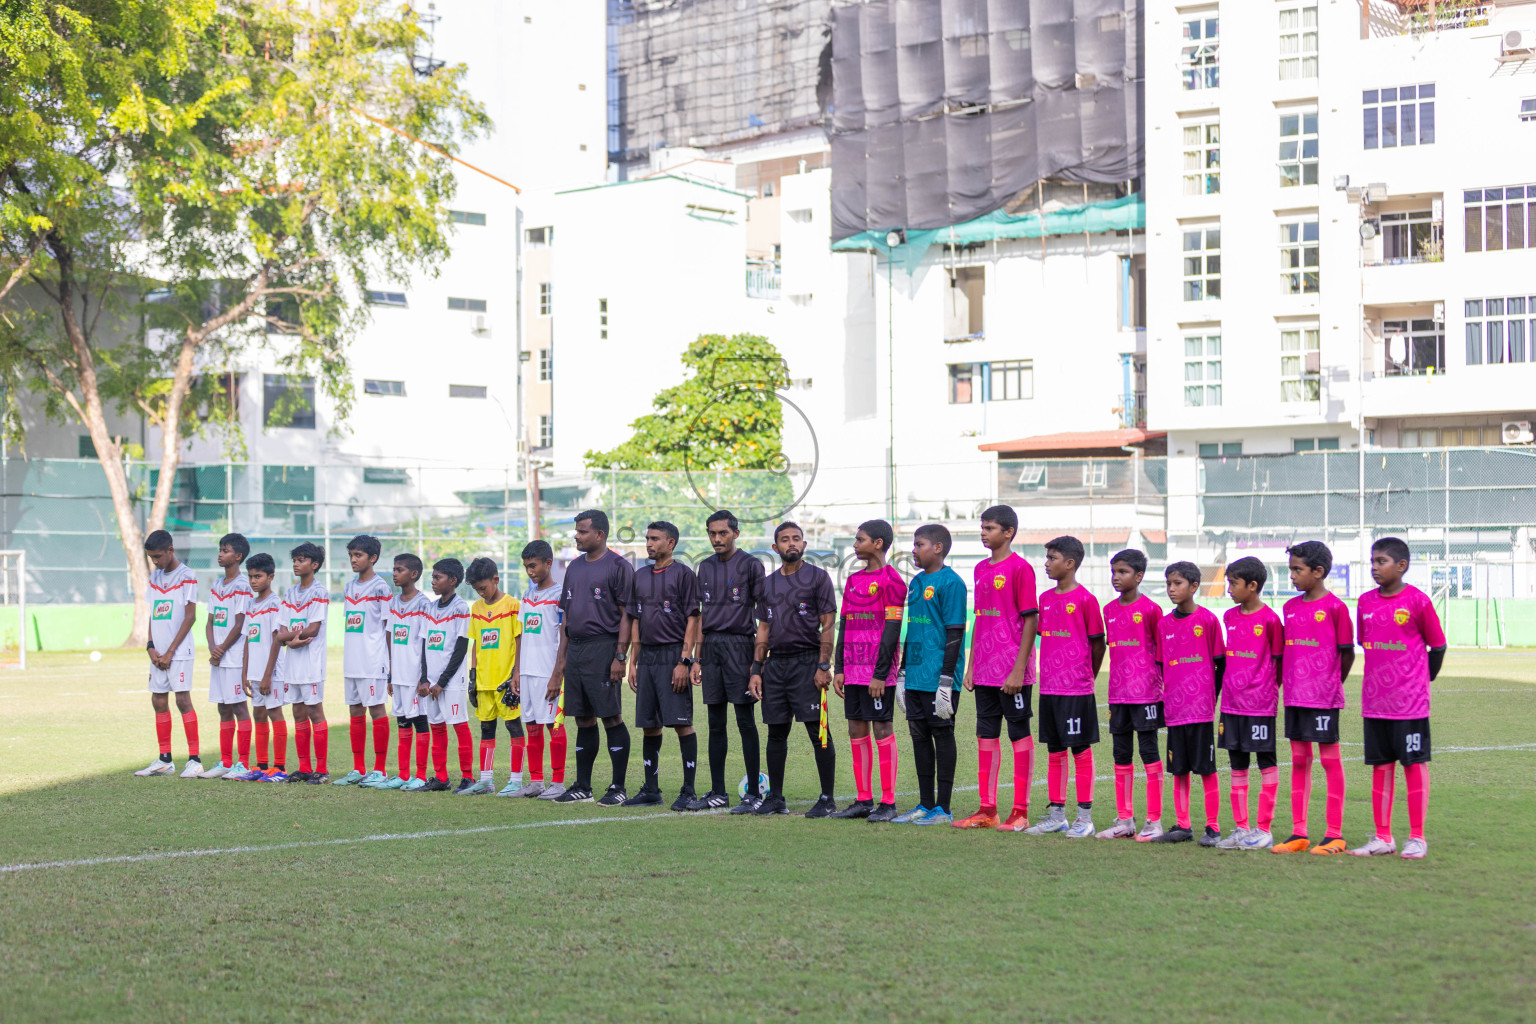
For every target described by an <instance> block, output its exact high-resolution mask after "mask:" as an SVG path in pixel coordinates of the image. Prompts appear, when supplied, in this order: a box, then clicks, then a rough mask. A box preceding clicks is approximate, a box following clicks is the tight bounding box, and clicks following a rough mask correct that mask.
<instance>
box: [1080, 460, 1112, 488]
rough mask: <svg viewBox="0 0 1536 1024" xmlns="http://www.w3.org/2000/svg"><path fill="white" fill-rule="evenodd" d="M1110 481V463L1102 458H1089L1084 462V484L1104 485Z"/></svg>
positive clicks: (1092, 485)
mask: <svg viewBox="0 0 1536 1024" xmlns="http://www.w3.org/2000/svg"><path fill="white" fill-rule="evenodd" d="M1108 482H1109V465H1108V463H1105V462H1103V461H1102V460H1097V459H1089V460H1088V461H1087V462H1085V463H1083V486H1084V487H1103V486H1104V485H1105V484H1106V483H1108Z"/></svg>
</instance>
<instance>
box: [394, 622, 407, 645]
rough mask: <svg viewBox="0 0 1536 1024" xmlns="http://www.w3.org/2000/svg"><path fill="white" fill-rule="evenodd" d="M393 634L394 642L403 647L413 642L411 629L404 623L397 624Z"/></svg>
mask: <svg viewBox="0 0 1536 1024" xmlns="http://www.w3.org/2000/svg"><path fill="white" fill-rule="evenodd" d="M392 634H393V635H392V639H393V640H394V642H395V643H397V644H399V645H400V646H402V647H404V646H406V645H408V644H409V643H410V642H411V627H410V626H407V625H406V624H405V623H403V622H397V623H395V628H394V629H393V631H392Z"/></svg>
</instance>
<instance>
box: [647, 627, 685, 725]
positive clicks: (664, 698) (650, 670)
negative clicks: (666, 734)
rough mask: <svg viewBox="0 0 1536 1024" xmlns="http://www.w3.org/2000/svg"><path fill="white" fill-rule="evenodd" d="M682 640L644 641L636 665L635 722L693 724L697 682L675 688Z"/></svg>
mask: <svg viewBox="0 0 1536 1024" xmlns="http://www.w3.org/2000/svg"><path fill="white" fill-rule="evenodd" d="M682 656H683V645H682V644H641V645H640V656H639V658H638V659H637V661H638V663H637V664H636V665H635V726H636V727H637V728H640V729H661V728H663V727H676V726H679V725H692V724H693V686H692V685H691V684H690V685H689V686H686V687H684V688H683V692H682V693H678V692H677V691H676V690H674V689H672V673H673V671H674V670H675V669H676V668H677V661H678V659H679V658H681V657H682Z"/></svg>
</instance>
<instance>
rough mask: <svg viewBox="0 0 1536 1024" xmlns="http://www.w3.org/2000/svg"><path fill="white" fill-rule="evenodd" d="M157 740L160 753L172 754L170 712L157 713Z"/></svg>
mask: <svg viewBox="0 0 1536 1024" xmlns="http://www.w3.org/2000/svg"><path fill="white" fill-rule="evenodd" d="M155 739H156V740H158V741H159V743H160V753H162V754H169V753H170V752H171V713H170V712H169V711H156V712H155Z"/></svg>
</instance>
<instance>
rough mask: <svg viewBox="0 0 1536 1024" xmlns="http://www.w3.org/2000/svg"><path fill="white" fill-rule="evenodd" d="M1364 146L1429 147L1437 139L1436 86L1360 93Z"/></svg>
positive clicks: (1405, 87)
mask: <svg viewBox="0 0 1536 1024" xmlns="http://www.w3.org/2000/svg"><path fill="white" fill-rule="evenodd" d="M1360 105H1361V107H1362V109H1363V111H1364V114H1365V148H1366V149H1392V148H1393V147H1394V146H1428V145H1430V144H1432V143H1433V142H1434V141H1435V86H1434V83H1433V82H1430V83H1427V84H1424V85H1398V86H1389V87H1387V88H1385V89H1366V90H1364V91H1363V92H1362V93H1361V94H1360Z"/></svg>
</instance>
